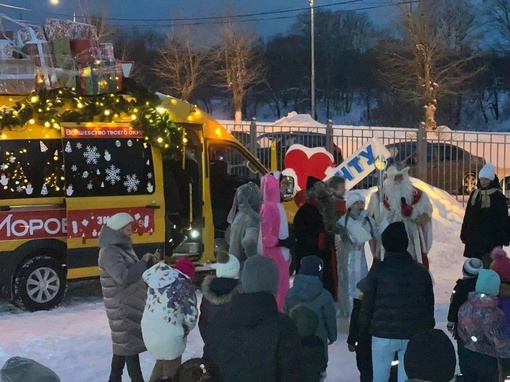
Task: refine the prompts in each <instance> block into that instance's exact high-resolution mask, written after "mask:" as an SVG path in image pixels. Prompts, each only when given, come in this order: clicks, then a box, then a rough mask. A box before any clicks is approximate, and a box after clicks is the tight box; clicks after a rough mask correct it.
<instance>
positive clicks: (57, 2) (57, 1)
mask: <svg viewBox="0 0 510 382" xmlns="http://www.w3.org/2000/svg"><path fill="white" fill-rule="evenodd" d="M59 3H60V0H50V4H51V5H58V4H59Z"/></svg>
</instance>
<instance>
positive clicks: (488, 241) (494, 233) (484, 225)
mask: <svg viewBox="0 0 510 382" xmlns="http://www.w3.org/2000/svg"><path fill="white" fill-rule="evenodd" d="M478 177H479V180H478V188H477V189H476V190H474V191H473V192H472V193H471V195H470V196H469V200H468V202H467V205H466V214H465V215H464V221H463V222H462V229H461V232H460V239H461V240H462V242H463V243H464V244H465V245H466V247H465V249H464V257H476V258H478V259H480V260H482V261H483V263H484V268H489V264H490V263H491V261H492V260H491V258H490V253H491V252H492V250H493V249H494V248H496V247H503V246H506V245H508V244H509V242H508V206H507V204H506V198H505V196H504V195H503V193H502V192H501V191H500V189H499V180H498V177H497V176H496V174H495V173H494V165H493V164H492V163H487V164H486V165H485V166H484V167H483V168H482V169H481V170H480V173H479V174H478Z"/></svg>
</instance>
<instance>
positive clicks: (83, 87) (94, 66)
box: [78, 62, 106, 95]
mask: <svg viewBox="0 0 510 382" xmlns="http://www.w3.org/2000/svg"><path fill="white" fill-rule="evenodd" d="M104 72H105V66H104V64H103V63H102V62H94V63H78V89H79V93H80V94H81V95H98V94H104V93H106V80H105V76H104Z"/></svg>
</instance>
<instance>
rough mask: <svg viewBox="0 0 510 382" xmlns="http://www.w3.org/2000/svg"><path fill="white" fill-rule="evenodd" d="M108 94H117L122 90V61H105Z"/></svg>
mask: <svg viewBox="0 0 510 382" xmlns="http://www.w3.org/2000/svg"><path fill="white" fill-rule="evenodd" d="M103 65H104V80H105V81H106V82H105V87H106V92H108V93H117V92H119V91H121V90H122V66H121V65H120V61H103Z"/></svg>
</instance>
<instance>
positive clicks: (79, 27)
mask: <svg viewBox="0 0 510 382" xmlns="http://www.w3.org/2000/svg"><path fill="white" fill-rule="evenodd" d="M71 40H93V41H98V38H97V29H96V27H95V26H94V25H90V24H85V23H77V22H75V23H74V25H73V31H72V38H71Z"/></svg>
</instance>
